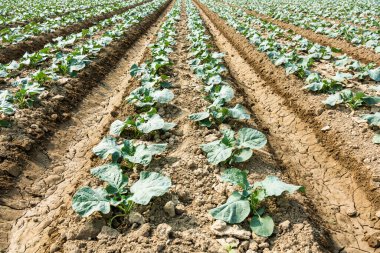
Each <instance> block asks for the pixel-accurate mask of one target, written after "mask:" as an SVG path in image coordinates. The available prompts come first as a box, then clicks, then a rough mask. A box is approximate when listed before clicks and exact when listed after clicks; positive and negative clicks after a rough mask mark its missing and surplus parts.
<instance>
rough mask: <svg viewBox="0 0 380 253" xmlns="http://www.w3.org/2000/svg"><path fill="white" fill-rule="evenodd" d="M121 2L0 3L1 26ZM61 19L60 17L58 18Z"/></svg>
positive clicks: (27, 1) (87, 0) (22, 0)
mask: <svg viewBox="0 0 380 253" xmlns="http://www.w3.org/2000/svg"><path fill="white" fill-rule="evenodd" d="M119 2H121V1H120V0H116V1H112V2H111V3H110V2H108V1H104V0H96V1H93V0H76V1H55V0H54V1H52V0H43V1H29V0H20V1H10V0H2V1H0V4H1V8H0V26H9V25H18V24H23V23H27V22H28V23H29V22H33V21H39V20H41V21H42V20H44V19H46V18H49V17H57V16H59V15H62V14H66V13H70V12H75V11H80V10H83V9H89V8H92V7H95V6H99V5H108V4H118V3H119ZM58 19H59V17H58Z"/></svg>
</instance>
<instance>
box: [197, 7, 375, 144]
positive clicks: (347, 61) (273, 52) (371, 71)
mask: <svg viewBox="0 0 380 253" xmlns="http://www.w3.org/2000/svg"><path fill="white" fill-rule="evenodd" d="M203 2H204V3H205V4H206V5H207V6H208V7H209V8H210V9H211V10H212V11H214V12H215V13H217V14H218V15H219V16H220V17H221V18H222V19H224V20H226V22H227V23H228V24H229V25H230V26H232V27H233V28H235V29H236V30H237V32H239V33H240V34H242V35H243V36H245V37H246V38H247V40H249V42H250V43H251V44H252V45H254V46H255V47H256V48H257V49H258V50H259V51H261V52H264V53H266V54H267V56H268V57H269V58H270V60H271V61H272V62H273V63H274V64H275V65H276V66H283V67H284V68H285V70H286V73H287V74H288V75H290V74H294V75H296V76H298V77H300V78H301V79H304V80H305V83H306V85H305V87H304V89H307V90H310V91H312V92H320V93H321V92H322V93H329V94H331V95H330V96H329V97H328V98H327V99H326V100H324V101H323V103H324V104H326V105H328V106H330V107H334V106H336V105H338V104H346V105H347V106H349V107H350V108H352V109H357V108H359V107H362V106H373V105H377V104H379V103H380V97H378V96H371V95H368V94H367V93H366V91H362V90H360V88H358V87H355V85H352V81H353V80H355V79H356V80H359V81H373V82H375V83H376V82H380V67H377V68H376V66H375V65H374V64H367V65H364V64H362V63H360V62H358V61H356V60H354V59H352V58H350V57H348V56H346V55H340V56H336V55H337V53H339V52H340V50H339V49H336V48H330V47H325V46H322V45H319V44H317V43H314V42H312V41H309V40H307V39H306V38H303V37H302V36H300V35H297V34H294V32H292V31H290V30H285V29H282V28H280V27H278V26H276V25H274V24H272V23H269V22H264V21H263V20H261V19H260V18H257V17H255V16H253V15H249V14H247V13H246V12H245V11H244V10H243V9H240V8H239V7H233V6H230V5H228V4H226V3H217V2H211V1H206V0H204V1H203ZM243 2H244V1H242V2H241V4H242V3H243ZM322 61H323V62H326V61H328V62H331V65H332V66H336V67H337V68H338V69H339V70H338V71H337V72H336V73H335V76H328V75H325V74H324V73H321V72H320V71H319V70H318V69H316V68H315V66H316V65H317V64H318V63H321V62H322ZM351 87H353V88H351ZM370 89H373V90H378V89H379V86H375V85H373V86H372V87H369V90H370ZM369 116H371V115H363V118H364V119H367V118H368V117H369ZM371 117H375V118H376V119H378V114H375V115H372V116H371ZM368 123H369V124H370V125H373V124H375V123H373V122H372V121H371V122H370V121H369V122H368ZM379 138H380V135H379V134H376V135H375V136H374V138H373V142H374V143H379Z"/></svg>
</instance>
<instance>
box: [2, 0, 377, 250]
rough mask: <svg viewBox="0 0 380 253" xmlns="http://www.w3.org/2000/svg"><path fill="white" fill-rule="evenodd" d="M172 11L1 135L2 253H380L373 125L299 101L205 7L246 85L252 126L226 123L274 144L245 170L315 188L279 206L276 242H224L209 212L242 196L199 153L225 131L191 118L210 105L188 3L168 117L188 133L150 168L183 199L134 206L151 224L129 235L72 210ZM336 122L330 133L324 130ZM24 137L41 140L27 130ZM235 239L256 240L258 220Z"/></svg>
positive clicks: (253, 176)
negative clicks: (196, 69) (193, 47)
mask: <svg viewBox="0 0 380 253" xmlns="http://www.w3.org/2000/svg"><path fill="white" fill-rule="evenodd" d="M173 3H174V2H173V1H168V2H167V3H166V5H164V6H163V7H162V8H161V9H160V10H159V11H157V12H156V13H155V14H154V15H152V16H150V17H149V18H147V19H146V20H145V21H144V22H143V23H141V24H140V25H139V26H138V27H134V28H133V29H131V30H130V31H129V32H128V33H127V34H126V38H125V39H123V40H121V41H119V42H117V43H115V44H112V45H111V46H110V47H107V48H106V49H105V50H104V52H102V54H101V57H100V58H99V61H96V62H94V63H92V65H90V67H88V69H87V70H85V71H84V73H82V74H81V75H80V77H79V79H78V80H76V81H75V80H74V79H73V80H71V79H70V80H67V82H66V83H64V84H63V85H59V84H55V85H54V86H52V87H53V88H54V89H52V92H56V93H53V94H52V95H51V99H48V100H47V101H48V102H47V103H46V104H43V105H41V107H39V108H37V109H34V110H24V111H22V114H20V120H18V121H17V124H16V125H15V126H17V128H13V127H12V128H11V129H16V130H17V131H16V130H9V131H16V132H6V133H5V134H3V132H2V133H1V134H2V136H4V137H2V141H1V148H2V149H1V150H0V151H1V152H0V153H1V154H2V155H3V154H5V155H4V156H3V157H2V158H1V161H2V167H3V168H4V167H5V168H6V169H3V170H2V172H3V181H1V182H0V185H2V186H3V191H2V192H1V194H2V196H1V199H0V201H1V202H0V204H1V205H0V228H1V230H2V231H4V233H1V234H0V251H7V252H12V253H13V252H76V253H77V252H100V253H102V252H173V253H174V252H175V253H177V252H226V248H225V246H222V244H223V242H224V241H226V240H227V241H228V240H229V241H231V240H232V241H234V240H235V242H236V240H237V243H238V245H237V247H236V248H235V250H236V251H237V252H247V251H248V250H251V251H249V252H251V253H252V252H260V253H261V252H265V253H267V252H313V253H314V252H316V253H319V252H337V253H338V252H340V253H343V252H348V253H351V252H352V253H359V252H379V249H376V246H377V245H376V243H377V242H379V239H378V237H379V236H378V235H379V234H380V231H379V229H380V224H379V217H377V216H376V212H377V211H378V210H379V206H380V200H379V182H378V179H379V178H380V177H379V175H380V174H379V173H380V159H378V154H379V151H380V148H379V147H378V146H376V145H374V144H372V143H371V142H370V138H371V136H372V133H371V132H370V131H366V130H364V129H367V128H368V127H367V126H366V125H364V124H358V123H357V122H355V118H354V117H352V115H351V114H350V112H349V111H347V110H346V109H345V108H338V109H334V110H330V109H326V108H324V107H323V106H322V105H321V103H320V97H319V96H316V97H315V96H313V95H311V94H310V93H306V92H303V91H302V90H301V87H302V86H303V85H304V84H303V83H302V81H301V80H299V79H297V78H296V77H294V76H286V74H285V72H284V71H283V69H281V68H277V67H275V66H274V65H273V64H272V63H271V62H270V61H269V59H268V58H267V57H266V55H265V54H263V53H260V52H258V51H257V50H255V48H254V47H253V46H252V45H250V44H249V43H248V42H247V40H246V39H245V38H244V37H242V36H241V35H239V34H238V33H237V32H236V31H235V30H234V29H232V28H231V27H229V26H228V25H227V24H226V23H225V22H224V21H223V20H221V19H220V18H219V17H218V16H216V15H215V14H214V13H212V12H211V11H210V10H208V9H207V8H206V7H205V6H204V5H202V4H200V3H199V2H198V1H197V0H195V3H196V5H197V7H198V8H199V10H201V16H202V18H203V20H204V22H205V24H206V27H207V28H208V31H209V34H210V35H211V36H212V39H211V46H212V47H213V48H214V49H215V50H216V51H220V52H224V53H225V54H226V57H225V61H226V66H227V67H228V69H229V72H228V73H227V74H226V75H225V76H224V78H225V80H227V82H228V83H229V84H230V85H231V86H232V87H234V88H235V94H236V98H235V99H234V101H233V103H240V104H242V105H244V106H245V107H246V108H247V109H248V110H249V112H250V113H251V115H252V119H251V120H249V121H231V122H228V123H229V125H230V127H231V128H232V129H234V130H237V129H240V128H241V127H253V128H256V129H258V130H260V131H262V132H264V133H265V134H266V135H267V137H268V140H269V144H268V145H267V147H266V148H265V150H264V151H265V152H255V154H254V157H253V158H252V159H250V160H249V161H248V162H246V163H244V164H241V165H239V166H238V167H239V168H244V169H247V170H249V172H250V177H249V180H250V181H251V182H253V181H255V180H258V179H263V178H264V177H265V176H267V175H276V176H278V177H280V178H282V179H283V180H285V181H287V182H290V183H294V184H300V185H304V186H305V187H306V194H300V193H297V194H294V195H291V196H288V195H286V196H284V197H282V198H279V199H278V200H276V201H275V200H273V201H270V202H269V208H268V211H269V213H270V214H271V215H272V216H273V218H274V221H275V224H276V229H275V233H274V235H273V236H272V237H270V238H268V239H264V238H259V237H257V236H255V235H251V234H250V233H249V234H250V236H249V238H236V237H231V236H218V235H216V233H215V231H214V230H213V229H212V227H213V225H215V220H213V219H212V218H211V217H210V216H209V215H208V210H210V209H211V208H214V207H216V206H217V205H220V204H221V203H223V202H224V201H225V200H226V199H227V197H228V196H229V194H230V193H231V192H232V191H233V190H234V188H233V187H231V186H230V185H228V184H226V183H223V182H222V181H221V179H220V173H221V172H222V171H223V170H224V169H225V168H223V167H219V166H212V165H209V164H208V163H207V161H206V157H205V156H204V154H202V152H201V150H200V148H199V145H200V144H202V143H205V142H209V141H210V140H212V139H215V138H219V137H220V132H219V131H218V129H207V128H202V127H199V126H197V125H196V124H195V123H194V122H191V121H190V120H189V119H188V118H187V117H188V115H189V114H191V113H195V112H199V111H202V110H203V109H205V107H206V106H207V105H208V103H207V102H206V101H205V100H204V99H203V98H202V97H203V96H204V94H203V93H202V84H201V82H200V80H199V79H198V78H197V77H196V76H195V75H194V74H193V73H192V71H191V70H190V68H189V65H188V64H187V60H188V58H187V57H188V47H189V46H190V44H189V42H188V41H187V39H186V36H187V34H188V30H187V27H186V22H187V17H186V13H185V9H184V8H185V5H184V2H183V3H182V13H181V20H180V21H179V23H178V24H177V27H176V30H177V36H176V40H177V43H176V46H175V50H174V52H173V53H172V54H171V55H170V58H171V59H172V61H173V62H174V65H173V66H172V68H171V69H170V70H169V72H170V73H169V75H170V82H171V83H172V84H173V85H174V87H173V92H174V93H175V99H174V101H172V103H171V104H170V105H167V106H163V107H161V108H160V109H159V113H160V114H161V115H162V116H163V117H164V118H165V120H166V121H168V122H175V123H176V124H177V126H176V128H175V129H174V130H172V131H170V132H169V133H165V134H162V135H158V136H155V137H154V140H153V141H155V142H158V143H162V142H167V143H169V149H168V150H167V151H166V152H165V154H163V155H160V156H157V157H156V158H155V160H154V161H153V162H152V164H151V165H150V166H149V167H148V168H147V169H148V170H149V171H157V172H161V173H163V174H165V175H168V176H170V177H171V179H172V183H173V187H172V189H171V191H170V192H169V193H168V194H166V195H164V196H163V197H162V198H156V199H154V201H153V202H152V203H151V204H149V205H148V206H139V207H137V208H136V209H135V211H136V212H138V213H140V214H141V215H142V217H143V219H144V222H142V223H143V224H141V225H138V224H136V223H129V222H128V221H126V220H124V221H121V222H123V228H121V229H120V228H119V229H118V230H110V229H109V228H107V226H106V222H105V217H102V216H101V215H94V216H92V217H89V218H80V217H79V216H78V215H77V214H75V213H74V211H73V210H72V208H71V198H72V195H73V194H74V192H75V191H76V190H77V189H78V188H79V187H80V186H83V185H90V186H98V185H100V184H101V182H99V181H97V180H96V179H94V177H92V176H91V175H90V173H89V170H90V168H92V167H93V166H95V165H97V164H98V163H99V162H100V161H99V160H98V159H97V158H95V157H94V155H93V154H92V151H91V149H92V148H93V147H94V146H95V145H96V144H97V143H98V142H99V141H100V140H101V139H102V137H103V136H104V135H105V134H106V133H107V132H108V130H109V126H110V124H111V123H112V122H113V121H114V120H115V119H124V117H126V116H127V115H131V114H132V113H134V108H133V107H132V106H130V105H128V104H126V103H125V101H124V97H125V96H126V95H128V94H129V93H130V91H131V90H133V89H134V88H136V87H137V85H138V82H137V80H135V79H133V78H132V77H131V76H130V74H129V70H130V67H131V65H132V64H134V63H141V62H143V61H145V60H146V59H148V58H149V51H148V48H147V45H148V44H150V43H152V42H153V41H154V40H155V35H156V34H157V32H158V29H159V27H160V25H161V24H162V23H163V21H164V20H165V14H166V13H167V12H168V11H169V10H170V8H171V7H172V6H173ZM356 50H357V48H356ZM99 84H100V85H99ZM60 87H62V88H60ZM55 95H63V98H62V100H59V101H55V102H54V100H53V99H52V98H53V97H54V96H55ZM52 114H57V116H58V117H57V119H56V120H52V119H53V118H55V117H52ZM37 121H38V122H37ZM18 122H20V123H18ZM29 124H30V125H29ZM31 124H35V125H37V126H38V128H35V127H34V128H32V127H31ZM326 125H328V126H330V130H329V131H322V130H321V128H322V127H324V126H326ZM25 126H26V128H27V129H32V131H27V130H26V129H24V130H23V127H24V128H25ZM44 127H45V128H46V131H45V130H44ZM225 127H228V126H227V125H222V126H221V128H225ZM36 129H37V130H36ZM38 129H42V130H43V131H42V132H41V131H38ZM2 131H3V130H2ZM3 146H4V148H3ZM20 161H21V162H20ZM6 166H8V167H6ZM8 168H9V169H8ZM12 173H14V175H12ZM130 174H131V175H130V178H131V180H135V179H137V177H138V171H134V172H131V173H130ZM4 186H5V187H4ZM169 202H172V203H173V204H174V206H175V215H174V216H173V217H170V216H169V214H168V213H167V212H166V211H165V208H163V207H164V206H165V205H167V204H168V203H169ZM237 229H239V231H246V232H247V231H250V229H249V226H248V224H247V223H243V224H242V226H239V227H238V228H237Z"/></svg>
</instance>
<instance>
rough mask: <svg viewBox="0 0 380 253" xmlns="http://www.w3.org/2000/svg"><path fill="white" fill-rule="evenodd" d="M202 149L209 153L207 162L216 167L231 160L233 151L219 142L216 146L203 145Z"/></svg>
mask: <svg viewBox="0 0 380 253" xmlns="http://www.w3.org/2000/svg"><path fill="white" fill-rule="evenodd" d="M210 144H212V145H210ZM201 148H202V150H203V151H205V152H206V153H207V161H208V162H209V163H211V164H214V165H217V164H219V163H221V162H223V161H226V160H227V159H228V158H230V156H231V155H232V150H233V149H232V148H230V147H228V146H226V145H225V144H223V143H220V142H219V141H217V142H216V143H215V144H213V143H208V144H202V145H201Z"/></svg>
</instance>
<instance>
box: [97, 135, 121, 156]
mask: <svg viewBox="0 0 380 253" xmlns="http://www.w3.org/2000/svg"><path fill="white" fill-rule="evenodd" d="M92 152H94V154H95V155H97V156H99V157H100V158H102V159H107V157H108V156H109V155H111V156H112V160H113V161H116V160H117V159H118V158H119V157H121V150H120V147H119V146H118V145H117V144H116V139H115V138H113V137H111V136H106V137H104V138H103V139H102V141H101V142H100V143H99V144H98V145H96V146H95V147H94V148H93V149H92Z"/></svg>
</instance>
